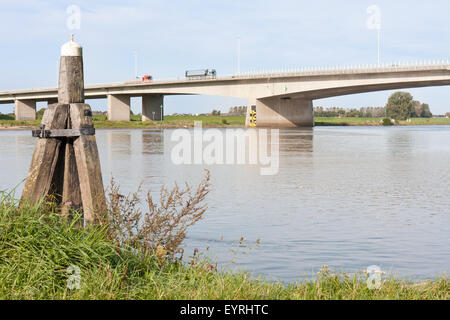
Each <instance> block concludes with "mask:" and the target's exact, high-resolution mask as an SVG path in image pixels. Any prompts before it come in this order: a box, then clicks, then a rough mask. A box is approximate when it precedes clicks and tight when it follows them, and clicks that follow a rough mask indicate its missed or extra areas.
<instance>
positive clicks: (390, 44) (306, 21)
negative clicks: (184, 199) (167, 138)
mask: <svg viewBox="0 0 450 320" xmlns="http://www.w3.org/2000/svg"><path fill="white" fill-rule="evenodd" d="M371 5H376V6H378V7H379V8H380V12H381V62H382V63H386V62H389V63H391V62H392V63H393V62H408V61H418V60H419V61H424V60H427V61H428V60H441V59H445V60H447V59H450V20H449V19H448V12H450V2H449V1H448V0H433V1H423V0H421V1H416V0H408V1H404V0H396V1H384V0H383V1H382V0H372V1H365V0H346V1H331V0H330V1H328V0H316V1H300V0H277V1H264V0H259V1H258V0H246V1H234V0H228V1H222V0H211V1H206V0H202V1H199V0H189V1H185V0H184V1H180V0H170V1H168V0H166V1H162V0H146V1H119V0H107V1H106V0H100V1H95V2H94V1H92V0H91V1H81V0H79V1H77V0H72V1H61V0H58V1H50V0H49V1H35V0H34V1H31V0H30V1H28V0H23V1H20V0H0V39H1V40H2V41H0V75H1V76H0V91H4V90H12V89H27V88H44V87H55V86H56V85H57V72H58V63H59V53H60V47H61V45H62V44H63V43H65V42H67V41H68V40H69V38H70V34H71V33H74V34H75V41H77V42H78V43H80V44H81V45H82V46H83V54H84V68H85V84H86V85H89V84H97V83H108V82H122V81H126V80H129V79H133V78H134V77H135V60H136V59H135V57H136V56H137V67H138V68H137V70H138V74H139V75H145V74H151V75H153V77H154V78H155V79H176V78H183V77H184V72H185V70H189V69H203V68H214V69H216V70H217V73H218V75H219V76H220V75H231V74H236V73H237V70H238V60H240V70H241V72H246V71H252V70H282V69H293V68H301V67H314V66H317V67H320V66H340V65H366V64H375V63H377V44H378V42H377V31H376V30H371V29H369V28H368V27H367V20H368V18H369V17H370V14H368V13H367V8H368V7H369V6H371ZM71 6H76V7H77V8H79V9H80V19H79V20H78V21H79V28H78V24H76V23H73V21H75V20H73V18H74V15H73V13H74V12H73V11H70V10H69V12H68V9H70V7H71ZM69 27H71V28H75V29H71V28H69ZM238 39H240V40H238ZM238 42H240V50H238ZM238 52H240V55H238ZM238 56H239V57H240V59H238ZM407 91H409V92H410V93H411V94H412V95H413V96H414V98H415V99H416V100H419V101H421V102H425V103H428V104H430V108H431V111H432V112H433V113H434V114H444V113H445V112H450V88H449V87H433V88H417V89H408V90H407ZM391 93H392V91H382V92H375V93H365V94H357V95H347V96H341V97H334V98H328V99H322V100H315V101H314V106H324V107H333V106H337V107H343V108H358V109H359V108H360V107H365V106H383V105H385V104H386V101H387V99H388V97H389V95H390V94H391ZM87 102H88V103H89V104H90V105H91V106H92V108H93V109H94V110H103V111H106V99H98V100H87ZM246 104H247V101H246V100H242V99H237V98H230V97H216V96H171V97H166V98H165V112H166V114H171V113H203V112H210V111H211V110H213V109H220V110H223V111H227V110H228V109H229V107H231V106H234V105H246ZM43 106H45V103H43V104H38V108H39V107H43ZM132 110H133V112H135V113H139V112H141V105H140V99H139V98H134V99H132ZM12 111H13V105H12V104H11V105H0V112H3V113H7V112H12Z"/></svg>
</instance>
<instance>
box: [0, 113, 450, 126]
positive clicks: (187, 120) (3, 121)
mask: <svg viewBox="0 0 450 320" xmlns="http://www.w3.org/2000/svg"><path fill="white" fill-rule="evenodd" d="M93 118H94V125H95V127H96V128H97V129H159V128H192V127H193V126H194V121H201V122H202V126H203V127H204V128H230V127H244V126H245V116H205V115H203V116H180V115H179V116H165V117H164V121H162V122H161V121H154V122H153V121H150V122H142V121H141V116H139V115H133V116H131V121H129V122H128V121H108V120H106V116H94V117H93ZM314 120H315V125H316V126H381V125H383V118H358V117H315V118H314ZM40 121H41V118H38V120H34V121H26V120H20V121H15V120H14V116H13V115H2V116H1V117H0V129H1V128H4V129H7V128H10V129H31V128H38V127H39V124H40ZM395 124H396V125H401V126H419V125H450V118H411V119H410V120H402V121H396V122H395Z"/></svg>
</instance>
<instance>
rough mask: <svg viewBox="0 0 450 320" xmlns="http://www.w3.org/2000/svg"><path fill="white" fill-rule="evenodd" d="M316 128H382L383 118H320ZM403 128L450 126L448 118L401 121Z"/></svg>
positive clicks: (317, 118)
mask: <svg viewBox="0 0 450 320" xmlns="http://www.w3.org/2000/svg"><path fill="white" fill-rule="evenodd" d="M314 120H315V123H316V126H380V125H381V121H382V118H320V117H316V118H315V119H314ZM398 124H399V125H401V126H420V125H450V119H447V118H413V119H411V122H407V121H399V123H398Z"/></svg>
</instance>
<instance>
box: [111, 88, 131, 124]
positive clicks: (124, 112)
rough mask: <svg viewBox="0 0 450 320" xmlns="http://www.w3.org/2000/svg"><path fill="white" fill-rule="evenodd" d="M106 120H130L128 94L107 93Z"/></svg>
mask: <svg viewBox="0 0 450 320" xmlns="http://www.w3.org/2000/svg"><path fill="white" fill-rule="evenodd" d="M107 101H108V120H109V121H130V96H128V95H115V94H108V96H107Z"/></svg>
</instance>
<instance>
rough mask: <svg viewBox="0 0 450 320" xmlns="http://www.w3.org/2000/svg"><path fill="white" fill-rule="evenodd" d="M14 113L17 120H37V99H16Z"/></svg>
mask: <svg viewBox="0 0 450 320" xmlns="http://www.w3.org/2000/svg"><path fill="white" fill-rule="evenodd" d="M14 114H15V116H16V120H36V100H16V101H15V106H14Z"/></svg>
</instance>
